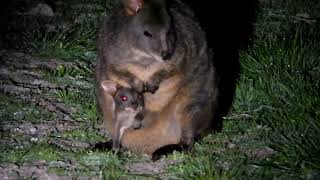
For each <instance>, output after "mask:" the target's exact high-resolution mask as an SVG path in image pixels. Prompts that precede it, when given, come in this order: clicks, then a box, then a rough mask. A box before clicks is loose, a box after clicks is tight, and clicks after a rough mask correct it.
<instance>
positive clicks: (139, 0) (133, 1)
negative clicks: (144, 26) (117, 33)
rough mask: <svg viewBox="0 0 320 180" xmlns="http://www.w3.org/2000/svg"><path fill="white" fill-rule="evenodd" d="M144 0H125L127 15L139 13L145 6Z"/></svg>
mask: <svg viewBox="0 0 320 180" xmlns="http://www.w3.org/2000/svg"><path fill="white" fill-rule="evenodd" d="M143 2H144V0H123V4H124V8H125V13H126V15H127V16H133V15H135V14H137V13H138V12H139V11H140V10H141V9H142V7H143Z"/></svg>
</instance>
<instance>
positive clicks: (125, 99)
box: [120, 96, 128, 101]
mask: <svg viewBox="0 0 320 180" xmlns="http://www.w3.org/2000/svg"><path fill="white" fill-rule="evenodd" d="M120 99H121V101H127V100H128V97H127V96H121V97H120Z"/></svg>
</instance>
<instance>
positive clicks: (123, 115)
mask: <svg viewBox="0 0 320 180" xmlns="http://www.w3.org/2000/svg"><path fill="white" fill-rule="evenodd" d="M102 86H103V89H104V90H105V91H106V92H107V93H110V94H112V95H113V97H114V102H115V107H114V111H115V126H114V132H113V135H112V142H113V143H112V149H113V150H114V151H116V152H117V151H118V150H119V148H120V144H121V138H122V135H123V133H124V132H125V131H126V130H127V129H129V128H134V129H138V128H141V126H142V120H143V114H142V113H143V112H142V111H143V106H144V101H143V95H142V94H140V93H138V92H137V91H135V90H134V89H132V88H126V87H118V86H117V85H116V84H115V83H114V82H112V81H105V82H104V83H103V84H102Z"/></svg>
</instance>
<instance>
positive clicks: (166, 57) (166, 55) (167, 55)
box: [161, 51, 171, 61]
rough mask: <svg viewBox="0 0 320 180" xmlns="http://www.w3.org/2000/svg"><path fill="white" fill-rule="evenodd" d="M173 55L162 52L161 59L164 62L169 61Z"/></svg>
mask: <svg viewBox="0 0 320 180" xmlns="http://www.w3.org/2000/svg"><path fill="white" fill-rule="evenodd" d="M170 56H171V53H169V51H161V57H162V59H163V60H165V61H166V60H168V59H170Z"/></svg>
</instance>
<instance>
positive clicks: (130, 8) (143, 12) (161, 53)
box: [122, 0, 175, 61]
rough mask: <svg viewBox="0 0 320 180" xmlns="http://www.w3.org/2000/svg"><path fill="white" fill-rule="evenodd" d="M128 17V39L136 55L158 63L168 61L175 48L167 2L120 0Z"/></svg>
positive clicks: (159, 0)
mask: <svg viewBox="0 0 320 180" xmlns="http://www.w3.org/2000/svg"><path fill="white" fill-rule="evenodd" d="M122 1H123V5H124V8H125V13H126V15H127V16H128V18H129V19H130V20H129V27H128V31H129V33H128V38H129V42H130V43H132V45H133V48H134V50H135V51H138V53H142V54H144V55H145V56H149V57H152V58H154V59H156V60H158V61H165V60H169V59H170V57H171V55H172V54H173V52H174V48H175V45H174V44H175V31H174V27H173V26H172V22H171V21H172V19H171V17H170V14H169V12H168V9H167V0H122Z"/></svg>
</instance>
